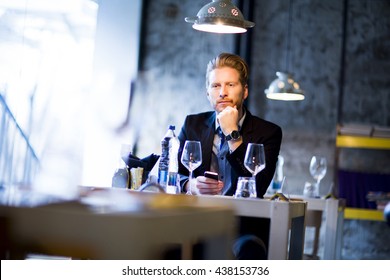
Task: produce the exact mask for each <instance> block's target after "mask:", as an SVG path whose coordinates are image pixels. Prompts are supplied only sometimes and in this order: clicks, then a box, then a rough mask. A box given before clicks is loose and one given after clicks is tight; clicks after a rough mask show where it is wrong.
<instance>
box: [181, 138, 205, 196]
mask: <svg viewBox="0 0 390 280" xmlns="http://www.w3.org/2000/svg"><path fill="white" fill-rule="evenodd" d="M181 163H182V164H183V165H184V166H185V167H186V168H187V169H188V171H189V172H190V176H189V184H190V186H189V188H188V190H187V194H188V195H191V194H192V190H193V171H194V170H195V169H196V168H198V167H199V166H200V165H201V163H202V148H201V144H200V142H199V141H190V140H186V142H185V143H184V148H183V153H182V154H181Z"/></svg>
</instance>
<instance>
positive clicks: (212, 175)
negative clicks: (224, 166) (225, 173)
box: [203, 171, 218, 181]
mask: <svg viewBox="0 0 390 280" xmlns="http://www.w3.org/2000/svg"><path fill="white" fill-rule="evenodd" d="M203 175H204V176H205V177H206V178H210V179H214V180H217V181H218V173H216V172H211V171H205V172H204V174H203Z"/></svg>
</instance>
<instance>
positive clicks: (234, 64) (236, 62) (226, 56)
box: [206, 53, 249, 88]
mask: <svg viewBox="0 0 390 280" xmlns="http://www.w3.org/2000/svg"><path fill="white" fill-rule="evenodd" d="M222 67H230V68H233V69H236V70H237V71H238V73H239V75H240V82H241V84H242V86H246V85H247V84H248V78H249V68H248V64H246V62H245V61H244V60H243V59H242V58H241V57H240V56H238V55H235V54H231V53H221V54H219V55H218V56H217V57H215V58H213V59H212V60H210V61H209V63H208V64H207V70H206V88H208V86H209V75H210V72H211V71H213V70H215V69H217V68H222Z"/></svg>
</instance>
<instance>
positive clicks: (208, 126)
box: [200, 113, 215, 172]
mask: <svg viewBox="0 0 390 280" xmlns="http://www.w3.org/2000/svg"><path fill="white" fill-rule="evenodd" d="M203 125H204V126H205V127H204V128H203V129H202V128H201V139H200V140H201V142H202V154H203V160H202V166H203V167H204V170H202V172H203V171H206V170H210V163H211V154H212V150H213V141H214V130H215V127H214V125H215V113H214V114H211V115H210V116H209V117H207V118H205V120H204V123H203Z"/></svg>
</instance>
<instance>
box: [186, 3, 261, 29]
mask: <svg viewBox="0 0 390 280" xmlns="http://www.w3.org/2000/svg"><path fill="white" fill-rule="evenodd" d="M185 21H186V22H189V23H193V25H192V27H193V28H194V29H196V30H199V31H205V32H213V33H244V32H246V31H247V28H251V27H253V26H255V23H254V22H251V21H247V20H245V19H244V16H243V15H242V13H241V11H240V10H239V9H238V8H237V7H236V6H234V5H233V4H232V3H231V1H230V0H213V2H211V3H209V4H207V5H205V6H203V8H201V9H200V10H199V12H198V14H197V15H196V17H186V18H185Z"/></svg>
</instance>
